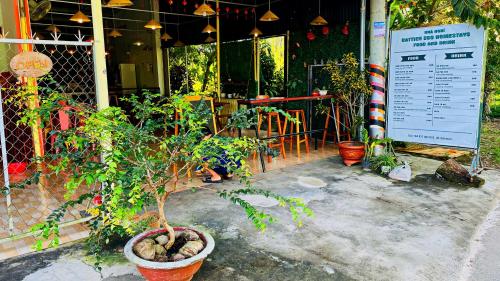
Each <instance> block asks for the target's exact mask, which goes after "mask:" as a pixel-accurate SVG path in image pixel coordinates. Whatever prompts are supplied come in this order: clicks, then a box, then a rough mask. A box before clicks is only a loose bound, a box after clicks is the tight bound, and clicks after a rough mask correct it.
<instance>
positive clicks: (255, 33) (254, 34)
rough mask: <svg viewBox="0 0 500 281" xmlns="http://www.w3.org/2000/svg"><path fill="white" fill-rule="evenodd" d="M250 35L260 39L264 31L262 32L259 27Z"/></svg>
mask: <svg viewBox="0 0 500 281" xmlns="http://www.w3.org/2000/svg"><path fill="white" fill-rule="evenodd" d="M250 35H252V36H253V37H259V36H261V35H262V31H260V30H259V29H258V28H257V27H254V28H253V29H252V31H250Z"/></svg>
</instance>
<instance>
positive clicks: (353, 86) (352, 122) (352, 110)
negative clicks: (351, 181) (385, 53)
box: [325, 53, 371, 166]
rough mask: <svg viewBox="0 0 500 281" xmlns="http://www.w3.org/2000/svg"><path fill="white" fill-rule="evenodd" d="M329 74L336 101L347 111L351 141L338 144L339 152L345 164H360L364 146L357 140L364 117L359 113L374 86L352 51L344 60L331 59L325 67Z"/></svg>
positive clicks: (347, 125)
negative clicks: (334, 60) (360, 68)
mask: <svg viewBox="0 0 500 281" xmlns="http://www.w3.org/2000/svg"><path fill="white" fill-rule="evenodd" d="M325 70H326V71H327V72H328V74H329V76H330V82H331V89H332V90H333V91H334V92H335V93H336V94H337V97H336V98H337V100H338V101H339V102H341V103H342V104H343V105H344V106H345V109H346V111H345V112H344V114H346V115H347V120H348V124H344V125H345V126H346V127H348V128H349V134H350V139H351V141H342V142H340V143H339V153H340V156H341V157H342V159H343V161H344V164H346V165H347V166H351V165H353V164H356V163H360V162H361V161H362V159H363V156H364V154H365V146H364V144H363V142H361V141H355V140H356V139H358V137H359V136H358V132H359V128H360V126H362V125H363V118H362V117H361V116H359V112H360V111H361V110H363V108H361V102H362V100H366V99H368V98H369V96H370V94H371V87H370V85H369V84H368V79H367V74H366V73H365V72H361V71H360V70H359V63H358V60H357V59H356V58H355V57H354V55H353V54H352V53H348V54H345V55H343V56H342V59H341V63H340V64H338V63H336V62H330V63H328V64H327V66H326V67H325Z"/></svg>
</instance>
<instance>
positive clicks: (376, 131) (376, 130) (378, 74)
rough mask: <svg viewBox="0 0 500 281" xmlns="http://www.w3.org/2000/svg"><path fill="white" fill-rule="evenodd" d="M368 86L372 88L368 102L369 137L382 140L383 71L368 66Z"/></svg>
mask: <svg viewBox="0 0 500 281" xmlns="http://www.w3.org/2000/svg"><path fill="white" fill-rule="evenodd" d="M370 85H371V86H372V88H373V92H372V97H371V100H370V136H372V137H374V138H383V137H384V133H385V69H384V68H383V67H382V66H380V65H377V64H370Z"/></svg>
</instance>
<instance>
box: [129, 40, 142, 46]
mask: <svg viewBox="0 0 500 281" xmlns="http://www.w3.org/2000/svg"><path fill="white" fill-rule="evenodd" d="M132 44H133V45H134V46H137V47H140V46H142V45H144V42H142V40H140V39H137V40H135V41H134V43H132Z"/></svg>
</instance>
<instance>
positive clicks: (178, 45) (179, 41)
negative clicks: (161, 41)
mask: <svg viewBox="0 0 500 281" xmlns="http://www.w3.org/2000/svg"><path fill="white" fill-rule="evenodd" d="M184 46H186V44H184V42H182V41H181V40H177V41H175V43H174V47H184Z"/></svg>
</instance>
